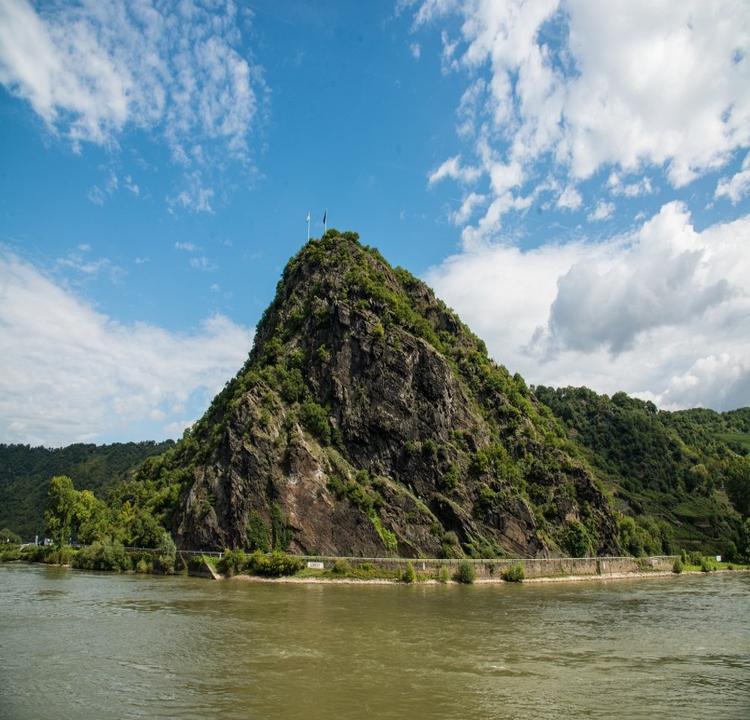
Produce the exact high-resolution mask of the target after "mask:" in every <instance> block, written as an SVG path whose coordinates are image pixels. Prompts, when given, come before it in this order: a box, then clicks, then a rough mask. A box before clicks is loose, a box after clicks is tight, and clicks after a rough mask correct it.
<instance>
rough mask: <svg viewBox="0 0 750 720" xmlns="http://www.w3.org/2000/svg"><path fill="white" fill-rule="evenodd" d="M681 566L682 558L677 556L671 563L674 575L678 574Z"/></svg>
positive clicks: (681, 568)
mask: <svg viewBox="0 0 750 720" xmlns="http://www.w3.org/2000/svg"><path fill="white" fill-rule="evenodd" d="M683 568H684V565H683V564H682V558H677V559H676V560H675V561H674V564H673V565H672V572H673V573H675V575H679V574H680V573H681V572H682V570H683Z"/></svg>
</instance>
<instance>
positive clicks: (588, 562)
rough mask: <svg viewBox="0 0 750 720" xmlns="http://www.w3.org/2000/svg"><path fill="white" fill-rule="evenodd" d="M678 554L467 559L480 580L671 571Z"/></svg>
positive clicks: (396, 562) (429, 563) (431, 567)
mask: <svg viewBox="0 0 750 720" xmlns="http://www.w3.org/2000/svg"><path fill="white" fill-rule="evenodd" d="M302 557H303V559H304V560H311V561H317V562H322V563H323V565H324V567H325V568H326V569H330V568H332V567H333V564H334V563H335V562H336V560H342V559H343V560H346V561H347V562H349V563H350V564H351V565H353V566H356V565H361V564H362V563H370V564H371V565H375V566H377V567H382V568H386V569H389V570H403V569H404V568H405V567H406V564H407V563H411V564H412V565H413V567H414V569H415V570H416V571H417V572H427V573H430V572H434V573H435V574H437V572H438V570H439V568H441V567H447V568H448V571H449V573H450V574H453V572H455V570H456V569H457V568H458V565H459V563H461V562H464V560H445V559H424V560H423V559H414V558H412V559H408V558H361V557H347V558H338V557H320V556H302ZM676 557H677V556H676V555H658V556H653V557H647V558H633V557H592V558H510V559H488V560H467V561H465V562H469V563H471V564H472V565H473V566H474V570H475V571H476V576H477V578H479V579H488V580H489V579H493V578H499V577H500V576H501V575H502V573H503V570H505V569H506V568H508V567H510V566H512V565H515V564H517V563H520V564H521V565H523V568H524V575H525V576H526V577H527V578H535V577H567V576H571V575H602V576H604V575H615V574H622V573H639V572H659V571H662V572H663V571H671V570H672V565H673V564H674V561H675V558H676Z"/></svg>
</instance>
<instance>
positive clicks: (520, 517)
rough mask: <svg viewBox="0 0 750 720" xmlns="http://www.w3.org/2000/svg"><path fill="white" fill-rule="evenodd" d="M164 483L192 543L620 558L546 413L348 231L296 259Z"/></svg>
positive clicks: (428, 298)
mask: <svg viewBox="0 0 750 720" xmlns="http://www.w3.org/2000/svg"><path fill="white" fill-rule="evenodd" d="M144 472H145V471H144ZM154 472H156V474H157V476H155V477H153V478H151V479H153V480H154V481H156V482H158V480H159V477H158V475H159V474H167V475H169V476H170V477H172V478H174V477H176V476H178V475H179V477H181V478H182V480H181V482H182V488H183V489H182V492H181V494H180V497H179V500H178V503H177V506H176V509H175V511H174V513H173V516H172V522H173V529H174V531H175V533H176V535H177V538H178V543H179V544H180V545H182V546H183V547H194V548H209V547H216V548H222V547H244V548H261V549H271V548H273V547H276V548H282V549H286V550H289V551H290V552H299V553H307V554H314V553H315V554H317V553H320V554H335V555H355V556H370V557H374V556H384V555H401V556H413V557H419V556H423V557H425V556H427V557H430V556H433V557H434V556H453V557H460V556H463V555H474V556H484V557H489V556H500V555H507V554H518V555H524V556H542V555H549V554H566V553H567V552H569V551H571V550H572V543H573V542H578V544H579V545H580V541H581V538H583V541H584V542H585V543H588V544H589V547H590V550H591V551H592V552H594V553H597V552H598V553H613V552H616V551H617V549H618V548H617V539H616V538H617V531H616V524H615V522H614V520H613V516H612V514H611V510H610V507H609V504H608V501H607V499H606V497H605V496H604V494H603V492H602V491H601V489H600V487H599V486H598V484H597V482H596V481H595V480H594V478H593V476H592V474H591V472H590V471H589V469H588V468H587V466H586V465H585V462H584V461H583V460H582V459H581V458H580V457H579V456H578V455H577V450H576V449H575V447H574V446H572V445H571V443H570V441H569V440H568V439H567V435H566V434H565V431H564V430H563V429H562V427H561V426H560V424H559V423H558V421H557V420H555V419H554V417H553V416H552V414H551V413H550V412H549V410H548V409H547V408H546V406H544V405H542V404H540V403H539V402H538V401H537V400H536V398H535V397H534V395H533V393H532V392H531V391H530V390H529V389H528V388H527V386H526V384H525V383H524V381H523V379H522V378H521V377H520V376H518V375H516V376H511V375H510V374H509V373H508V372H507V371H506V370H505V368H503V367H501V366H497V365H495V364H494V363H493V362H492V361H491V360H489V358H488V356H487V352H486V349H485V346H484V343H482V341H481V340H479V339H478V338H476V337H475V336H474V335H473V334H472V333H471V332H470V331H469V330H468V328H466V327H465V326H464V325H463V324H462V323H461V321H460V320H459V319H458V318H457V317H456V315H455V314H454V313H453V312H451V311H450V310H449V309H448V308H446V307H445V305H444V304H443V303H442V302H440V301H439V300H437V299H436V298H435V296H434V294H433V293H432V291H431V290H430V289H429V288H428V287H427V286H426V285H424V284H423V283H422V282H420V281H418V280H416V279H415V278H413V277H412V276H411V275H409V274H408V273H407V272H406V271H404V270H402V269H400V268H396V269H394V268H392V267H391V266H390V265H389V264H388V263H387V262H386V261H385V260H384V259H383V258H382V257H381V256H380V254H379V253H378V252H377V251H376V250H374V249H371V248H368V247H365V246H362V245H360V243H359V242H358V239H357V236H356V234H354V233H341V234H340V233H338V232H337V231H335V230H329V231H328V233H327V234H326V235H325V236H324V237H323V238H322V239H320V240H312V241H310V242H309V243H308V244H307V245H306V246H305V247H304V248H303V249H302V250H301V251H300V252H299V253H298V254H297V255H296V256H295V257H294V258H293V259H292V260H291V261H290V262H289V264H288V265H287V267H286V269H285V270H284V273H283V277H282V279H281V281H280V282H279V285H278V288H277V293H276V297H275V299H274V301H273V303H272V304H271V306H270V307H269V308H268V309H267V311H266V312H265V314H264V316H263V318H262V320H261V322H260V324H259V326H258V329H257V335H256V338H255V344H254V347H253V349H252V351H251V353H250V356H249V358H248V361H247V362H246V364H245V366H244V367H243V368H242V370H241V371H240V372H239V373H238V374H237V376H236V377H235V378H234V379H233V380H232V381H230V382H229V383H228V384H227V386H226V387H225V388H224V390H223V391H222V392H221V393H220V394H219V395H218V396H217V397H216V398H215V399H214V401H213V403H212V405H211V407H210V408H209V410H208V411H207V412H206V414H205V416H204V417H203V418H202V419H201V420H200V421H199V422H198V423H197V424H196V425H195V427H194V428H193V430H192V432H191V433H190V434H189V435H188V436H186V437H185V438H184V439H183V441H182V442H181V447H180V451H179V452H178V453H175V454H174V455H173V456H172V458H171V459H170V460H169V461H168V462H165V463H162V464H161V465H159V466H158V470H157V471H154ZM144 479H149V478H144Z"/></svg>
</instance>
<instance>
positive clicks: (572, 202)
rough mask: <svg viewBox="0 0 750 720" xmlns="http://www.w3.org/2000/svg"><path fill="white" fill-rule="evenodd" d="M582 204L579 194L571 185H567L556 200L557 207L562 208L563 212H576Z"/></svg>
mask: <svg viewBox="0 0 750 720" xmlns="http://www.w3.org/2000/svg"><path fill="white" fill-rule="evenodd" d="M582 204H583V198H582V197H581V193H579V192H578V190H576V189H575V188H574V187H573V186H572V185H568V186H567V187H566V188H565V190H563V191H562V192H561V193H560V197H559V198H557V207H559V208H564V209H565V210H577V209H578V208H579V207H581V205H582Z"/></svg>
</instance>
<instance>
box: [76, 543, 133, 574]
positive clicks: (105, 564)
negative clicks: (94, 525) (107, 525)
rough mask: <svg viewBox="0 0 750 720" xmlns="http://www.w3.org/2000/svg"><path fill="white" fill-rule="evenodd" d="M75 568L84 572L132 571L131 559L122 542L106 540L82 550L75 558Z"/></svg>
mask: <svg viewBox="0 0 750 720" xmlns="http://www.w3.org/2000/svg"><path fill="white" fill-rule="evenodd" d="M72 564H73V567H75V568H80V569H82V570H111V571H114V572H121V571H122V570H129V569H130V558H129V557H128V556H127V554H126V553H125V548H124V547H123V546H122V543H121V542H118V541H117V540H111V539H110V538H104V539H103V540H101V541H97V542H95V543H93V544H91V545H89V546H88V547H85V548H81V549H80V550H79V551H78V552H77V553H76V554H75V555H74V556H73V562H72Z"/></svg>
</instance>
